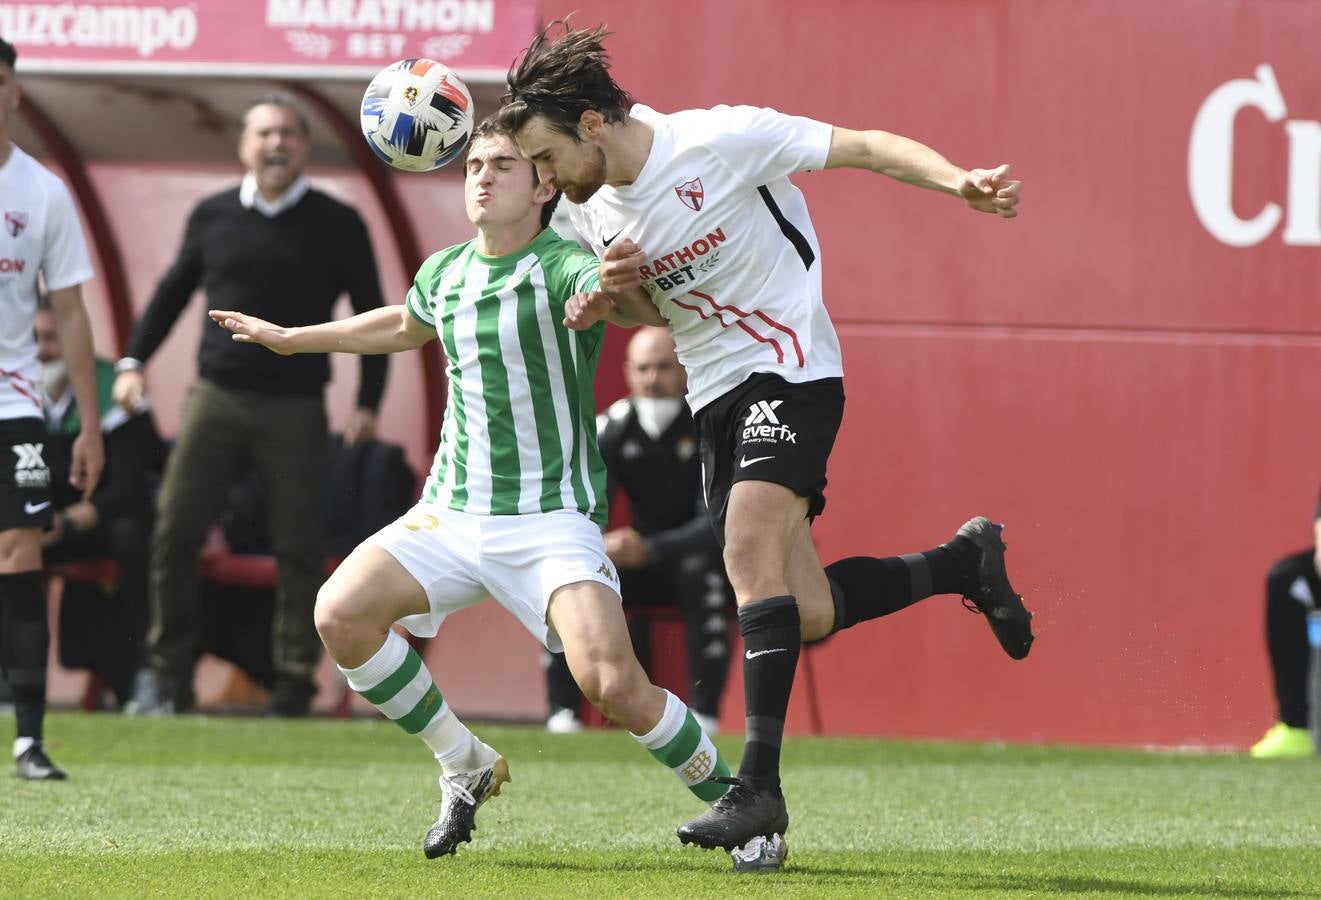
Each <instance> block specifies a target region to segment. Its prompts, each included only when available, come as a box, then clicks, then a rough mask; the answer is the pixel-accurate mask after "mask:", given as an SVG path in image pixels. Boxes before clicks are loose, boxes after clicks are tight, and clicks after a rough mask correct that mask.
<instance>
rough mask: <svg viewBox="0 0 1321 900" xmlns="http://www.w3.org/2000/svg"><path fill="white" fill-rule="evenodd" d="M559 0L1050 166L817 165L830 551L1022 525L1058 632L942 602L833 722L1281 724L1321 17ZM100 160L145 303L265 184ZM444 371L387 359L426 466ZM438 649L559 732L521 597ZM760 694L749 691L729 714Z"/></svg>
mask: <svg viewBox="0 0 1321 900" xmlns="http://www.w3.org/2000/svg"><path fill="white" fill-rule="evenodd" d="M542 9H543V14H544V16H545V17H546V18H547V19H550V18H554V17H556V16H558V15H563V14H565V13H568V12H570V11H573V10H577V15H576V22H577V23H578V24H579V25H584V26H586V25H592V24H594V23H596V22H600V21H604V22H607V23H609V24H610V25H611V27H612V28H613V29H615V32H616V33H615V34H614V36H613V37H612V38H611V39H610V46H611V48H612V50H613V53H614V57H615V62H616V74H617V76H618V78H619V80H620V82H621V83H622V84H624V85H625V86H626V87H627V88H629V89H630V90H631V91H632V92H633V93H634V94H635V95H636V96H637V98H638V99H639V100H641V101H644V102H646V103H648V104H650V105H653V106H655V107H657V108H659V109H662V110H671V109H678V108H683V107H689V106H704V105H712V104H716V103H722V102H726V103H752V104H759V105H770V106H775V107H777V108H779V109H782V110H784V111H786V112H793V113H801V114H806V115H810V116H813V117H816V118H819V119H822V120H825V121H829V122H833V123H836V124H839V125H843V126H848V127H854V128H873V127H877V128H884V129H888V130H893V131H897V132H900V133H903V134H907V135H911V136H913V137H916V138H918V139H920V140H923V141H925V142H927V143H929V144H931V145H932V146H935V147H937V148H939V149H940V150H942V151H943V152H945V153H946V154H947V155H949V156H950V157H951V158H952V159H954V160H955V161H956V162H959V163H961V164H963V165H994V164H997V163H1000V162H1010V163H1012V164H1013V166H1014V170H1015V172H1016V173H1017V174H1018V175H1019V176H1020V177H1022V179H1023V180H1024V185H1025V187H1024V194H1023V197H1024V199H1023V206H1022V211H1023V215H1022V216H1021V217H1020V218H1019V219H1017V220H1015V221H1012V222H1003V221H996V220H993V219H991V218H989V217H982V216H977V215H974V214H972V213H970V212H968V211H966V210H965V209H964V208H962V207H961V205H960V204H959V203H958V202H957V201H955V200H953V199H951V198H947V197H942V196H940V195H937V194H933V193H929V192H924V191H919V190H916V189H913V188H908V187H904V186H901V185H897V184H895V183H893V182H889V181H887V180H885V179H882V178H878V177H875V176H871V175H867V174H863V173H857V172H826V173H817V174H812V175H806V176H801V177H798V178H796V179H795V180H796V182H797V183H798V184H799V186H800V187H801V188H802V189H803V190H804V191H805V193H806V194H807V196H808V198H809V202H810V203H811V206H812V209H813V215H814V222H815V226H816V229H817V232H818V235H819V236H820V239H821V243H822V246H823V254H822V255H823V264H824V267H825V285H826V296H827V302H828V305H829V306H830V308H831V310H832V312H833V314H834V317H835V320H836V322H837V323H838V326H839V330H840V333H841V337H842V340H843V345H844V352H845V366H846V373H847V377H846V388H847V390H848V393H849V406H848V413H847V415H846V420H845V425H844V429H843V431H842V433H841V435H840V438H839V442H838V444H837V449H836V452H835V455H834V457H833V460H832V468H831V471H830V480H831V488H830V507H829V510H828V512H827V514H826V515H825V517H824V518H823V519H822V520H821V521H820V522H819V524H818V526H817V528H816V534H817V539H818V543H819V544H820V547H821V551H822V556H823V557H824V558H826V559H827V560H830V559H833V558H837V557H839V556H843V555H851V554H857V553H865V554H878V553H879V554H890V553H896V552H906V551H910V550H916V549H920V548H925V547H928V546H931V545H932V544H933V543H936V542H939V541H942V540H945V539H946V538H948V536H949V535H950V534H951V533H952V530H953V529H954V528H955V527H957V526H958V524H960V523H961V522H962V521H963V520H964V519H966V518H967V517H969V516H971V515H974V514H978V513H984V514H987V515H991V516H993V517H995V518H996V519H998V520H1001V521H1004V522H1006V523H1007V529H1006V538H1007V539H1008V541H1009V545H1010V550H1011V553H1010V559H1011V562H1012V565H1013V568H1014V580H1015V583H1016V585H1017V587H1018V588H1019V589H1020V590H1021V591H1023V592H1024V594H1026V596H1027V598H1028V604H1029V606H1030V607H1031V608H1033V609H1034V610H1035V611H1036V614H1037V618H1036V624H1037V630H1038V634H1039V640H1038V642H1037V645H1036V647H1035V648H1034V650H1033V652H1032V655H1031V657H1030V658H1029V659H1028V660H1027V661H1025V662H1022V663H1011V662H1010V661H1008V660H1007V659H1005V658H1004V657H1003V656H1002V655H1001V654H1000V652H999V650H998V648H997V647H996V646H995V644H994V642H993V640H992V639H991V637H990V635H989V633H987V629H986V627H985V625H984V624H983V623H982V622H980V621H979V620H978V619H977V618H975V617H973V616H971V615H969V614H967V613H965V612H964V611H963V610H962V609H961V608H960V607H959V605H958V603H957V601H955V600H953V599H949V598H945V599H939V600H933V601H930V602H927V603H925V604H922V605H920V606H918V607H916V608H914V609H912V610H909V611H906V612H904V613H901V614H899V615H897V616H894V617H892V618H890V619H888V620H885V621H883V622H879V623H871V624H868V625H864V626H862V627H860V628H858V629H855V630H854V631H852V632H850V633H847V634H844V635H840V636H838V637H836V638H834V639H832V640H831V641H829V642H828V643H826V644H825V645H823V646H821V647H819V648H816V649H814V650H813V651H811V652H812V660H813V663H814V670H815V674H816V681H817V684H816V689H817V690H816V694H817V695H818V697H819V708H820V714H821V724H822V726H823V728H824V730H825V731H827V732H831V733H843V734H871V735H888V736H907V737H946V738H969V739H1003V740H1014V741H1056V742H1076V743H1094V744H1160V745H1180V744H1201V745H1234V746H1242V745H1245V744H1247V743H1249V742H1250V741H1251V740H1253V739H1255V738H1256V737H1257V736H1258V735H1259V734H1260V732H1261V731H1262V730H1263V729H1264V728H1265V727H1266V725H1268V724H1269V723H1270V721H1271V719H1272V718H1273V713H1274V710H1273V706H1272V699H1271V693H1270V682H1269V670H1268V667H1267V663H1266V657H1265V647H1264V639H1263V636H1262V619H1263V598H1262V584H1263V580H1264V576H1265V572H1266V569H1267V568H1268V567H1269V565H1270V564H1271V562H1272V561H1273V560H1275V559H1276V558H1278V557H1280V556H1282V555H1284V554H1285V553H1288V552H1293V551H1295V550H1297V549H1300V548H1301V547H1303V546H1304V545H1305V544H1306V543H1307V542H1308V541H1309V540H1310V515H1311V511H1312V503H1313V497H1314V495H1315V492H1316V488H1317V484H1318V482H1319V481H1321V464H1318V460H1317V454H1316V452H1315V450H1314V449H1313V448H1315V447H1316V446H1318V445H1321V422H1318V421H1317V420H1315V419H1314V418H1313V417H1311V416H1308V415H1306V413H1305V411H1307V412H1310V411H1311V410H1314V409H1317V408H1321V339H1319V336H1321V306H1318V304H1317V302H1316V300H1317V296H1318V285H1321V226H1318V219H1319V218H1321V188H1319V187H1318V184H1319V183H1321V125H1319V124H1317V123H1318V121H1321V76H1318V74H1317V70H1316V65H1315V59H1316V56H1315V49H1314V44H1315V41H1314V36H1315V35H1316V34H1317V33H1319V31H1318V29H1319V28H1321V6H1318V5H1316V4H1305V3H1257V2H1252V0H1240V2H1232V0H1225V2H1218V3H1207V2H1200V0H1199V2H1194V0H1181V2H1180V0H1175V2H1166V3H1161V4H1149V3H1145V2H1140V0H1074V2H1070V3H1044V2H1039V0H961V2H944V3H936V2H931V3H920V4H919V3H903V2H875V0H832V2H826V3H815V4H805V3H801V2H798V0H720V2H711V0H706V2H700V3H699V2H696V0H667V2H663V3H636V2H627V3H625V2H622V0H572V2H570V0H544V2H543V3H542ZM1263 66H1268V67H1269V69H1268V70H1267V69H1262V68H1261V67H1263ZM1203 110H1204V112H1203V115H1202V117H1201V118H1200V119H1199V111H1203ZM1199 125H1200V127H1197V126H1199ZM1195 131H1196V133H1197V134H1198V136H1199V140H1198V141H1196V142H1194V141H1193V136H1194V132H1195ZM1190 172H1191V173H1192V174H1191V176H1190ZM320 174H321V176H322V177H321V181H322V182H323V183H328V186H329V187H330V188H331V189H332V190H335V191H336V192H338V193H340V194H341V195H343V196H348V197H350V198H351V199H357V200H360V201H361V202H362V203H363V209H364V212H365V213H366V214H367V216H368V218H369V221H370V222H371V224H372V227H373V234H374V236H375V239H376V241H377V247H376V249H377V253H378V255H379V256H380V263H381V267H382V272H383V276H384V278H383V280H384V282H385V284H386V287H387V291H388V292H389V294H390V295H391V296H393V297H395V298H396V299H397V298H398V297H400V296H401V292H402V288H403V285H404V280H403V276H402V274H401V273H400V272H399V271H398V269H399V266H398V260H397V253H396V251H395V250H394V249H393V248H392V247H390V246H389V231H388V229H387V228H386V227H385V222H384V219H383V215H382V213H381V211H380V210H379V209H377V208H376V206H375V204H374V203H372V202H371V201H370V200H369V199H368V198H367V193H366V188H365V184H364V182H363V180H362V179H361V178H360V176H357V175H355V174H354V173H351V172H340V171H329V172H326V171H325V170H322V171H321V173H320ZM92 175H93V178H94V180H95V181H96V183H97V185H98V186H99V188H100V189H101V190H102V191H103V192H104V194H105V196H106V198H107V206H108V207H109V208H110V210H111V215H112V216H113V217H114V218H115V221H116V226H117V229H118V231H119V237H120V241H121V245H122V249H123V251H124V256H125V263H126V268H127V269H128V273H129V280H130V282H131V284H132V288H133V294H134V297H135V303H136V304H137V305H138V306H139V307H140V306H141V304H142V303H143V302H145V299H146V295H147V293H148V292H149V291H150V288H151V286H152V285H153V284H154V283H155V279H156V278H157V277H158V276H159V274H160V272H161V271H162V269H163V266H164V265H165V264H166V263H167V262H168V260H169V258H170V256H171V255H172V254H173V252H174V248H175V247H176V246H177V242H178V239H179V233H180V230H181V228H182V223H183V217H184V215H185V214H186V211H187V209H188V208H189V207H190V206H191V205H192V203H193V202H194V201H195V199H196V198H197V197H198V196H199V195H200V194H201V193H202V192H203V191H205V190H209V189H211V188H212V186H213V185H217V184H219V183H220V182H221V181H227V180H228V181H232V179H233V178H234V177H235V176H236V172H235V171H234V170H232V169H225V170H224V171H212V170H207V171H204V172H201V173H197V172H195V171H191V170H184V171H181V170H179V169H165V170H162V169H161V168H160V167H159V166H156V165H154V164H153V165H151V166H141V167H135V166H123V165H101V166H94V167H93V168H92ZM1190 177H1191V183H1190ZM422 184H423V182H421V181H410V180H408V179H407V178H404V179H403V180H402V181H401V182H400V187H401V190H404V193H405V198H406V200H407V202H408V205H409V207H410V211H411V213H412V216H413V218H414V221H415V224H416V226H417V228H418V230H419V232H420V233H421V235H422V236H423V240H424V241H425V242H426V243H427V245H428V247H437V246H441V245H442V244H444V243H448V242H451V241H453V240H459V239H462V238H463V237H464V231H465V229H464V228H463V223H462V219H461V207H460V206H459V201H458V199H457V196H458V195H457V184H456V183H455V182H453V181H449V180H447V179H445V178H440V179H437V180H434V181H431V182H426V184H427V185H428V186H427V187H425V188H422V187H419V185H422ZM148 196H149V197H151V215H149V216H143V215H140V212H141V203H142V201H141V199H140V198H142V197H148ZM92 293H93V296H94V297H95V296H97V295H96V293H95V290H94V291H93V292H92ZM197 315H198V316H200V313H199V314H197ZM98 316H100V318H98V319H97V321H98V323H102V322H104V321H106V320H105V318H104V315H103V314H100V313H98ZM194 318H196V317H195V316H194V315H193V313H190V314H189V319H190V322H192V320H193V319H194ZM196 327H198V326H197V324H196V323H193V324H188V325H185V326H183V327H181V329H180V332H181V333H180V334H177V335H174V336H172V337H171V339H170V342H169V344H167V346H166V347H165V348H163V350H162V354H164V355H165V356H164V359H166V360H168V362H169V364H168V365H157V364H155V363H153V374H152V380H151V387H152V389H153V391H154V392H155V394H156V402H157V409H158V410H159V411H160V413H161V415H162V418H163V419H164V420H165V421H166V424H167V427H168V426H172V424H173V422H174V421H176V418H177V409H178V405H179V401H178V395H179V394H180V393H181V391H182V388H183V386H184V384H185V383H186V380H187V379H186V378H184V377H180V373H186V372H188V371H190V369H191V360H192V355H193V347H194V345H195V340H196V336H195V335H196V332H195V330H193V329H195V328H196ZM106 334H108V332H107V331H106V330H105V329H104V328H102V329H101V334H100V335H99V340H98V344H99V346H103V348H104V349H106V350H107V352H109V351H110V350H111V349H113V348H110V347H108V346H105V345H106V344H107V342H106V341H105V339H104V338H105V335H106ZM622 343H623V334H622V333H620V332H616V333H615V334H614V335H613V336H612V339H611V341H610V343H609V344H608V345H607V352H606V359H605V360H604V362H603V364H602V376H601V379H600V386H601V396H600V400H601V402H602V404H603V405H604V404H605V403H606V402H608V401H609V400H611V399H613V398H614V397H615V396H618V395H619V394H620V393H621V392H622V384H621V380H620V377H619V374H618V363H619V360H620V358H621V351H622ZM418 369H419V367H418V366H416V365H413V364H408V363H403V362H401V363H400V364H398V365H396V366H395V367H394V368H393V369H392V376H391V378H392V384H391V387H390V389H389V392H388V395H387V400H386V410H385V417H384V422H385V425H384V427H385V431H386V433H387V435H388V436H391V437H392V438H394V439H396V440H402V441H404V442H405V443H406V444H408V446H409V450H410V458H412V459H413V461H414V463H415V464H416V465H418V466H419V467H421V466H423V465H425V464H426V463H427V462H428V460H429V452H430V447H429V446H428V444H429V443H430V440H431V436H430V435H428V434H426V433H425V430H424V429H421V428H420V427H419V424H418V423H419V415H418V413H417V409H418V404H419V402H420V399H419V398H420V393H421V385H420V380H419V379H420V374H419V372H418ZM336 373H337V375H336V384H335V387H334V390H333V392H332V401H333V403H334V404H335V408H336V411H337V415H342V414H343V412H344V411H345V410H346V409H347V406H348V403H349V402H350V401H349V393H350V389H351V384H352V382H353V380H354V378H355V377H356V372H355V369H354V367H353V366H352V365H351V364H349V363H346V362H339V363H337V364H336ZM488 607H489V605H488ZM429 658H430V659H431V661H432V662H433V663H434V666H435V668H436V670H437V673H438V680H439V681H440V683H441V684H442V686H443V688H444V690H445V693H446V695H447V697H449V698H450V701H451V703H452V704H453V705H454V706H455V708H456V709H458V710H460V712H463V713H465V714H468V715H479V714H496V715H502V716H524V717H534V716H537V715H540V714H542V712H543V708H542V701H541V698H542V689H541V684H540V669H539V666H538V664H537V652H536V647H535V644H534V643H533V642H531V641H530V639H527V638H526V636H525V635H523V634H522V633H521V631H519V630H518V627H517V625H516V624H514V623H513V621H512V619H510V618H509V617H507V616H505V615H504V614H503V613H502V612H501V611H500V610H498V609H495V608H494V607H489V608H487V607H483V608H479V609H477V610H473V611H470V612H467V613H464V614H463V615H462V616H459V617H456V618H455V619H454V620H453V622H452V623H447V626H446V629H445V631H444V632H443V633H442V635H441V637H440V638H438V639H437V641H436V642H434V643H433V646H432V649H431V652H430V656H429ZM493 670H498V671H499V672H500V675H499V677H493V676H492V674H491V673H492V671H493ZM739 681H740V679H739V676H738V672H737V670H736V671H735V672H733V673H732V677H731V688H730V691H729V694H728V696H727V697H726V703H725V708H724V718H725V725H726V726H727V727H728V728H730V729H731V730H738V729H739V727H740V722H741V709H742V698H741V686H740V684H739ZM809 694H810V692H809V691H808V689H807V684H806V682H805V681H804V680H803V679H801V678H800V681H799V684H798V687H797V688H796V693H795V697H794V705H793V707H792V709H791V722H790V727H791V729H792V730H795V731H798V732H803V731H806V730H808V729H809V728H810V726H811V723H812V719H811V716H810V715H809V714H808V699H809Z"/></svg>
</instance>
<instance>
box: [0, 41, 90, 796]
mask: <svg viewBox="0 0 1321 900" xmlns="http://www.w3.org/2000/svg"><path fill="white" fill-rule="evenodd" d="M16 59H17V54H16V53H15V51H14V48H13V46H12V45H11V44H9V43H8V42H7V41H5V40H4V39H3V38H0V213H3V216H4V221H3V223H0V665H3V667H4V670H5V672H6V674H7V676H8V678H9V683H10V685H11V687H12V688H13V692H14V716H15V718H16V719H17V737H16V739H15V741H14V758H15V760H16V761H17V766H18V776H19V777H20V778H28V779H32V780H46V779H61V778H64V777H65V775H64V772H63V771H61V770H60V769H59V768H57V767H56V766H55V765H54V764H53V763H52V762H51V761H50V758H49V757H48V756H47V755H46V752H45V749H44V747H43V746H42V737H43V735H42V726H43V720H44V718H45V714H46V656H47V653H48V650H49V647H50V627H49V625H48V624H47V619H46V597H45V594H44V593H43V591H42V587H41V530H42V529H43V528H46V527H48V526H49V525H50V523H51V517H52V510H51V494H50V471H49V469H47V467H46V462H45V460H44V459H43V458H42V448H43V444H44V443H45V440H46V420H45V416H44V413H43V412H42V408H41V397H42V393H41V390H42V388H41V363H40V362H39V361H38V359H37V340H36V334H35V331H34V328H35V322H36V316H37V295H38V288H39V285H38V275H40V280H41V282H43V283H44V286H45V290H46V292H47V293H48V294H49V295H50V303H51V309H52V311H53V312H54V313H55V330H56V331H57V332H58V334H59V337H60V343H61V345H62V346H63V347H64V357H65V363H66V366H67V371H68V379H69V384H70V385H72V387H73V395H74V401H75V402H76V403H77V404H78V411H79V413H80V415H81V416H82V430H81V431H80V432H79V435H78V438H77V440H76V441H74V444H73V459H72V468H71V471H70V474H69V480H70V482H71V483H73V484H74V486H76V487H78V488H81V489H82V491H83V498H84V499H86V498H88V497H90V496H91V494H92V491H93V490H94V489H95V488H96V482H97V480H98V479H99V478H100V477H101V466H102V464H103V462H104V450H103V448H102V445H101V415H100V407H99V406H98V405H97V398H96V370H95V364H94V362H93V360H92V330H91V326H90V325H89V324H88V320H87V311H86V310H85V309H84V308H83V300H82V291H81V288H80V285H82V283H83V282H84V281H87V280H88V279H89V278H91V277H92V264H91V262H90V261H89V260H88V258H87V245H86V244H85V243H84V241H83V234H82V230H81V228H80V226H79V224H78V214H77V212H76V211H75V210H74V207H73V200H72V199H71V198H70V197H69V192H68V190H67V189H66V188H65V187H64V183H63V182H61V181H60V180H59V179H58V178H56V177H55V176H54V175H53V174H51V173H50V172H48V171H47V170H46V169H45V168H43V167H42V166H41V165H40V164H39V163H38V162H37V161H36V160H34V159H33V158H32V157H30V156H28V155H27V154H26V153H24V152H23V151H22V150H20V149H19V148H18V147H17V146H16V145H14V144H12V143H10V140H9V122H10V121H11V119H12V118H13V117H14V115H15V114H16V113H17V111H18V102H19V95H20V92H19V87H18V82H17V80H16V79H15V76H14V65H15V62H16Z"/></svg>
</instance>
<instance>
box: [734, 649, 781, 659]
mask: <svg viewBox="0 0 1321 900" xmlns="http://www.w3.org/2000/svg"><path fill="white" fill-rule="evenodd" d="M788 652H789V648H788V647H772V648H771V649H770V650H758V651H756V652H755V653H754V652H753V651H751V650H749V651H747V652H746V653H744V654H743V655H744V656H745V657H747V658H748V659H756V658H757V657H758V656H765V655H766V654H767V653H788Z"/></svg>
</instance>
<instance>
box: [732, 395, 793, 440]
mask: <svg viewBox="0 0 1321 900" xmlns="http://www.w3.org/2000/svg"><path fill="white" fill-rule="evenodd" d="M783 402H784V401H783V400H758V401H757V402H756V403H754V404H752V405H751V406H749V407H748V417H747V418H746V419H744V420H743V440H744V442H746V443H760V442H768V443H774V442H777V441H783V442H784V443H786V444H794V443H797V442H798V435H797V434H795V433H794V432H793V431H790V430H789V426H788V425H784V424H782V423H781V422H780V418H779V416H777V415H776V414H775V410H776V409H778V408H779V406H780V404H781V403H783Z"/></svg>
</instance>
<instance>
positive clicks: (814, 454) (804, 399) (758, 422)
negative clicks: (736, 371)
mask: <svg viewBox="0 0 1321 900" xmlns="http://www.w3.org/2000/svg"><path fill="white" fill-rule="evenodd" d="M843 418H844V381H843V379H840V378H823V379H821V380H819V381H806V382H803V383H801V384H794V383H791V382H788V381H785V380H784V379H783V378H781V377H780V376H779V375H771V374H765V373H762V374H757V375H753V376H752V377H751V378H749V379H748V380H747V381H745V382H743V383H742V384H740V385H739V386H738V387H736V388H734V390H732V391H730V392H729V393H727V394H725V395H724V396H722V397H720V398H719V399H718V400H715V401H714V402H712V403H709V404H707V405H706V406H704V407H702V409H701V410H699V411H698V413H697V417H696V419H697V433H698V435H699V437H700V438H701V452H702V479H703V487H704V488H705V490H706V504H707V507H708V509H709V510H710V514H711V525H712V527H713V528H715V532H716V537H717V538H718V539H719V540H720V546H722V547H723V546H724V545H725V515H726V513H727V512H728V508H729V491H730V489H731V488H732V487H733V486H734V483H735V482H737V481H770V482H773V483H775V484H782V485H784V486H785V487H787V488H788V489H789V490H791V491H793V492H794V493H795V494H797V495H798V496H800V497H806V498H807V517H808V518H809V519H814V518H816V517H817V516H819V515H820V514H821V511H822V510H824V509H825V508H826V462H827V460H829V458H830V450H831V448H832V447H834V446H835V435H836V434H837V433H838V432H839V424H840V421H841V420H842V419H843Z"/></svg>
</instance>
